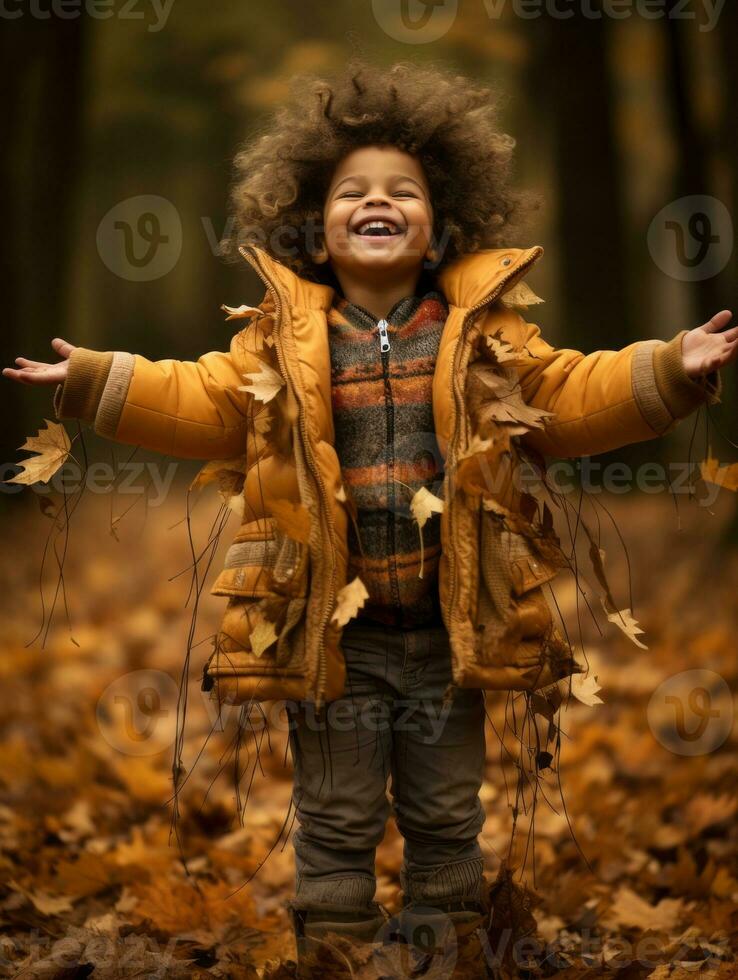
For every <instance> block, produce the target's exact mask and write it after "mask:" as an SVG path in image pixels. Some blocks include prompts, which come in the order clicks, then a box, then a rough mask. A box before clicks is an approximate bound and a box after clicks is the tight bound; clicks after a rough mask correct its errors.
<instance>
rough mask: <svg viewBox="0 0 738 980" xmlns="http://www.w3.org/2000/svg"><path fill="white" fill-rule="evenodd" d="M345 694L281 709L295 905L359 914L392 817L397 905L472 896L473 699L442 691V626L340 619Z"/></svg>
mask: <svg viewBox="0 0 738 980" xmlns="http://www.w3.org/2000/svg"><path fill="white" fill-rule="evenodd" d="M342 648H343V651H344V654H345V657H346V666H347V679H346V692H345V695H344V696H343V697H341V698H339V699H337V700H335V701H331V702H328V704H326V705H325V706H324V710H323V713H322V715H319V714H317V713H316V712H315V709H314V706H313V704H312V703H311V702H307V701H294V700H293V701H288V702H287V710H288V713H289V717H290V735H289V738H290V749H291V752H292V759H293V764H294V789H293V796H292V799H293V803H294V806H295V814H296V819H297V823H298V825H299V826H298V828H297V830H296V831H295V833H294V835H293V844H294V849H295V858H296V881H295V891H296V901H297V902H298V903H300V904H305V905H309V903H311V902H326V901H328V902H337V903H346V904H348V905H353V906H363V905H364V904H367V903H369V902H371V901H372V900H373V897H374V893H375V889H376V877H375V871H374V859H375V851H376V847H377V845H378V844H379V842H380V841H381V840H382V838H383V836H384V831H385V824H386V821H387V817H388V815H389V813H390V803H389V801H388V799H387V795H386V792H385V791H386V787H387V779H388V777H390V776H391V784H390V790H391V794H392V810H393V811H394V815H395V819H396V821H397V826H398V829H399V831H400V833H401V834H402V836H403V838H404V857H403V864H402V868H401V870H400V883H401V887H402V889H403V893H404V896H405V900H406V902H415V903H422V904H425V905H433V904H434V902H441V901H449V900H453V899H466V898H468V899H471V900H476V899H478V898H479V896H480V888H481V886H482V883H483V878H482V869H483V860H482V855H481V850H480V847H479V843H478V841H477V837H478V835H479V832H480V830H481V828H482V825H483V823H484V819H485V814H484V809H483V807H482V804H481V801H480V799H479V795H478V794H479V789H480V787H481V784H482V780H483V778H484V762H485V741H484V720H485V708H484V694H483V692H482V691H481V690H478V689H469V688H456V689H454V692H453V698H452V699H451V700H450V701H447V702H446V703H445V704H444V702H443V698H444V693H445V692H446V689H447V687H448V685H449V684H450V683H451V658H450V648H449V640H448V633H447V632H446V629H445V627H431V628H421V629H398V628H396V627H387V626H383V625H381V624H375V623H359V622H358V621H357V620H353V621H352V622H350V623H349V624H348V625H347V626H346V627H345V628H344V631H343V640H342Z"/></svg>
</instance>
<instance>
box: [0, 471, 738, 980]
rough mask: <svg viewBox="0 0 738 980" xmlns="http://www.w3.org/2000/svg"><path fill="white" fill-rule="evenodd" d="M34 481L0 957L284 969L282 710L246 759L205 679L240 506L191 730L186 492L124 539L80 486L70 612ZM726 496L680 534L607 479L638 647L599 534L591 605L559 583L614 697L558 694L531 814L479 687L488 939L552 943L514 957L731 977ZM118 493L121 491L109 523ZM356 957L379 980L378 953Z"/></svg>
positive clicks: (601, 971) (516, 757)
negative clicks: (58, 589)
mask: <svg viewBox="0 0 738 980" xmlns="http://www.w3.org/2000/svg"><path fill="white" fill-rule="evenodd" d="M207 493H208V494H210V496H209V497H207V496H206V497H204V498H203V500H202V502H201V503H199V504H198V505H197V507H196V508H195V510H194V511H193V515H192V534H193V538H194V540H195V542H196V550H197V551H201V550H202V549H203V548H204V545H205V542H206V540H207V536H208V533H209V528H210V526H211V523H212V521H213V519H214V517H215V515H216V513H217V510H218V502H217V497H216V495H215V494H214V493H212V491H211V490H208V491H207ZM25 494H26V496H25V497H24V498H23V499H19V498H16V499H15V500H13V501H12V504H13V506H12V508H6V513H7V512H8V510H12V513H13V520H12V527H10V528H9V527H7V525H9V524H10V523H11V522H10V520H6V531H5V535H4V538H5V548H6V558H5V561H4V562H3V569H2V573H0V574H1V575H2V580H1V581H0V589H1V593H0V594H1V596H2V598H1V599H0V601H1V602H2V621H3V632H2V652H1V655H0V672H1V673H2V685H0V705H1V711H0V758H1V760H2V765H0V784H2V795H1V797H0V878H1V880H2V893H1V894H0V975H7V976H12V977H29V978H30V977H44V978H56V977H59V978H61V977H65V978H73V977H74V978H76V977H86V976H93V977H95V978H118V977H177V976H186V977H234V978H235V977H257V976H260V977H289V976H292V975H293V965H290V963H289V962H288V961H289V960H292V961H294V959H295V949H294V943H293V938H292V933H291V930H290V926H289V919H288V913H287V909H286V904H285V903H286V901H287V900H288V899H289V898H290V897H291V895H292V890H293V884H294V882H293V875H294V863H293V856H292V848H291V843H290V842H289V841H288V840H286V839H287V837H288V834H289V831H290V830H291V829H292V828H293V819H292V818H293V812H292V811H291V809H290V797H291V766H290V758H289V753H288V752H287V744H286V742H287V739H286V734H285V725H284V715H283V713H281V712H279V711H278V710H277V709H278V708H279V704H278V703H272V704H267V705H266V706H265V709H266V710H265V717H266V719H267V726H266V728H264V727H263V726H262V727H261V728H259V727H258V726H257V725H256V724H255V723H256V722H258V721H259V718H257V717H256V716H254V717H253V719H252V724H253V725H254V727H253V728H252V729H249V727H248V725H246V726H244V722H243V718H241V721H240V725H241V731H240V735H241V742H240V751H239V752H238V753H236V752H235V751H234V746H235V744H236V741H237V739H236V736H237V734H238V733H239V712H238V710H237V709H233V708H232V709H231V710H230V712H229V713H226V714H224V715H223V716H222V717H221V719H220V720H219V719H218V717H217V714H216V711H215V705H214V702H212V701H211V700H210V699H209V698H208V697H207V695H206V694H204V693H203V692H201V691H200V679H201V673H202V664H203V662H204V661H205V659H206V657H207V656H208V654H209V653H210V652H211V642H212V637H213V635H214V633H215V632H216V631H217V629H218V624H219V621H220V617H221V615H222V611H223V608H224V603H225V600H224V599H221V598H218V597H214V596H210V595H209V594H208V587H209V585H210V584H211V582H212V579H213V577H214V575H215V574H216V573H217V571H218V569H219V568H220V565H219V562H222V556H223V553H224V549H225V546H226V545H227V540H226V539H227V538H228V537H229V532H230V531H233V530H235V525H236V517H235V515H233V517H232V519H231V520H230V522H229V525H228V529H227V530H226V532H225V533H224V535H223V536H222V539H223V540H222V541H221V543H220V545H219V547H218V552H217V555H216V557H215V559H214V561H213V564H212V566H211V568H210V570H209V571H208V572H207V578H206V581H205V588H204V589H202V594H201V598H200V602H199V608H198V614H197V620H196V627H195V634H194V638H193V642H192V650H191V654H190V660H189V680H188V691H187V704H186V714H184V725H183V726H182V725H181V724H180V725H178V713H177V695H178V686H179V683H180V674H181V672H182V669H183V665H184V663H185V654H186V650H187V639H188V632H189V629H190V620H191V616H192V608H193V601H194V595H193V594H190V595H189V602H188V593H189V592H190V577H191V575H190V572H191V569H190V566H191V564H192V557H191V554H190V546H189V544H188V535H187V528H186V524H185V523H184V522H183V520H182V518H183V514H184V497H185V492H184V489H182V488H181V487H179V486H175V488H174V489H173V491H172V492H171V493H170V494H169V495H168V496H167V499H166V500H165V501H164V502H162V503H161V505H160V506H158V507H156V508H150V509H149V512H148V515H147V517H146V519H145V520H144V510H143V506H142V504H141V503H139V504H137V505H136V506H135V507H133V508H132V509H131V510H130V511H129V512H128V513H126V514H125V516H124V517H123V518H122V519H121V520H120V521H116V522H115V534H112V533H111V530H110V528H111V518H110V514H111V510H110V508H111V500H110V499H105V498H104V497H102V496H101V495H100V496H97V497H95V496H90V497H87V498H85V499H84V500H83V503H82V505H81V506H80V507H79V508H78V510H77V511H76V512H75V513H74V515H73V516H72V519H71V524H70V536H69V541H68V548H67V552H66V556H65V562H64V584H65V598H66V605H67V612H68V617H69V618H68V620H67V613H65V608H64V597H63V596H62V595H61V594H60V595H59V596H58V598H57V602H56V608H55V610H54V615H53V619H52V620H51V623H49V612H50V605H51V603H52V601H53V594H54V588H55V585H56V582H57V579H58V575H57V569H56V567H55V562H54V559H53V557H52V556H51V555H47V561H46V568H45V571H44V573H43V576H42V577H41V576H40V568H41V555H42V552H43V548H44V543H45V540H46V536H47V535H48V534H49V531H50V529H51V527H52V521H51V520H50V519H49V517H48V516H47V515H45V514H44V513H43V512H42V510H43V507H40V506H39V503H41V504H42V505H43V506H46V505H45V504H44V502H43V501H39V499H38V497H36V495H34V494H33V493H32V492H30V491H25ZM34 497H36V499H34ZM684 500H685V498H684V497H682V498H681V501H684ZM734 505H735V495H733V494H730V493H727V492H725V493H723V494H721V497H720V498H719V500H718V502H717V503H716V504H715V506H714V507H713V508H712V510H711V511H708V510H707V509H706V508H704V507H698V506H695V505H694V504H689V503H683V502H680V508H679V511H680V520H681V528H680V529H679V528H678V527H677V519H676V511H675V508H674V501H673V500H672V499H671V497H669V495H668V494H657V495H651V496H647V495H642V496H640V497H638V498H637V499H635V498H633V497H632V496H631V495H629V497H628V498H623V497H621V498H617V497H610V498H607V506H608V508H609V509H610V511H611V513H612V514H613V516H614V518H615V523H616V524H617V527H618V528H619V529H620V533H621V534H622V536H623V541H624V544H625V548H627V561H626V554H625V551H624V549H623V543H622V542H621V541H620V539H619V537H618V535H617V533H616V531H615V527H614V526H613V525H612V524H610V523H609V521H608V520H606V519H603V522H602V542H601V544H602V547H603V549H604V550H605V554H606V567H607V569H608V570H609V574H610V581H611V585H612V586H613V592H614V593H616V596H617V600H618V602H619V608H621V609H622V608H625V607H630V608H631V609H632V613H633V616H634V617H635V619H636V621H637V623H638V624H639V626H640V628H641V629H643V630H644V632H643V634H640V635H639V639H640V641H641V642H643V643H645V645H646V647H647V649H643V648H640V647H638V646H637V645H636V644H635V643H634V642H632V640H631V639H629V638H628V637H627V636H625V635H624V634H623V633H622V632H620V631H619V630H618V629H617V628H616V626H614V625H612V624H610V623H608V622H607V619H606V617H605V616H604V614H603V612H602V607H601V605H600V602H599V595H598V593H599V589H598V586H597V581H596V579H595V577H594V575H593V574H592V570H591V566H590V565H589V563H588V559H587V547H588V543H587V542H586V539H585V540H584V542H583V543H582V544H581V545H580V546H579V552H580V556H579V561H580V564H581V577H580V585H581V586H582V587H583V588H584V589H585V590H586V592H587V599H588V601H589V605H590V607H591V609H592V611H593V613H594V615H595V617H596V620H597V623H595V622H594V619H593V617H592V615H590V613H589V612H588V610H587V606H586V603H585V602H583V601H582V597H581V596H580V601H579V604H578V605H579V609H578V614H579V615H577V601H576V590H575V588H574V584H573V581H572V576H570V575H569V576H564V578H565V579H566V581H564V583H563V584H562V585H561V586H558V585H557V586H556V590H555V594H556V599H557V603H558V605H559V607H560V610H561V614H562V616H563V617H564V622H565V623H566V625H567V629H568V632H569V637H570V639H571V641H572V643H573V644H574V648H575V653H576V655H577V658H578V659H579V660H580V662H582V663H583V664H584V663H585V662H586V663H588V664H589V670H590V675H589V676H590V678H596V682H597V685H599V688H600V689H599V691H598V692H597V693H598V695H599V697H600V698H601V699H602V703H597V701H596V699H592V700H594V702H595V703H593V704H591V705H588V704H585V703H582V702H581V701H579V700H577V699H576V698H574V697H571V698H569V700H568V701H565V702H564V704H563V705H562V707H561V709H560V711H559V713H558V724H559V725H560V727H561V730H562V732H563V737H562V744H561V751H560V754H557V755H556V756H555V758H554V759H553V760H552V766H550V767H543V768H541V769H540V770H539V772H538V773H537V779H535V780H532V781H530V782H528V789H529V790H530V787H531V785H532V784H535V785H536V786H537V787H538V789H539V791H540V792H539V796H538V799H537V805H536V807H535V808H533V807H532V806H531V805H530V804H531V800H530V798H528V799H526V794H523V796H522V797H516V785H517V783H518V778H519V776H521V775H522V777H523V781H524V782H525V777H526V774H528V775H529V774H530V765H531V762H530V755H529V754H528V758H527V759H521V758H520V746H519V745H518V744H517V743H516V741H515V739H514V738H512V739H511V738H510V733H509V732H508V733H506V736H505V746H504V748H503V746H502V743H501V742H500V737H499V736H500V734H501V733H502V731H503V729H504V722H505V718H507V720H508V723H509V722H510V719H511V717H512V714H513V712H514V711H517V710H518V709H519V708H520V706H521V705H523V703H524V701H525V695H522V694H521V695H516V696H515V698H514V699H509V698H506V697H505V695H503V694H498V693H492V692H489V693H488V694H487V712H488V719H489V721H488V727H487V746H488V750H487V752H488V778H487V781H486V783H485V785H484V787H483V792H482V800H483V803H484V806H485V808H486V813H487V820H486V824H485V827H484V830H483V833H482V835H481V843H482V848H483V852H484V855H485V862H486V876H487V879H488V882H489V884H490V887H494V886H495V885H496V888H497V890H496V892H495V895H496V898H497V902H498V906H499V908H498V918H497V921H496V924H495V929H494V930H492V929H491V930H490V933H489V938H490V940H491V941H492V940H494V939H495V937H497V938H499V929H500V926H501V924H504V922H505V920H507V921H509V922H510V924H511V926H512V927H513V929H514V930H517V931H518V932H520V931H521V930H522V932H523V933H524V932H526V931H527V932H528V934H529V936H534V937H537V939H538V941H539V950H538V952H537V953H535V954H532V955H531V957H530V958H529V960H528V961H527V962H525V963H520V964H519V966H518V967H517V968H514V967H511V966H510V964H509V961H508V965H507V967H502V966H501V967H500V972H499V976H507V975H508V974H507V973H506V972H505V970H506V969H507V970H513V972H512V973H511V974H510V975H515V976H517V975H520V976H524V977H534V976H557V977H562V978H569V977H600V976H612V977H619V978H627V980H632V978H641V977H646V976H648V977H651V978H655V980H665V978H667V977H676V978H679V977H687V976H689V977H694V976H699V977H706V976H709V977H715V978H717V980H719V978H728V977H738V963H737V962H736V961H734V959H733V957H734V954H735V952H736V944H737V942H738V880H737V877H738V864H737V861H736V858H737V853H738V821H737V820H736V810H737V809H738V788H737V781H736V743H737V741H738V735H737V733H736V729H735V726H734V724H733V718H734V706H733V696H734V693H735V691H736V690H738V684H737V682H738V658H737V657H736V631H737V628H738V603H736V598H735V595H736V591H735V590H736V586H735V583H736V582H737V581H738V574H737V573H738V553H736V552H733V553H730V552H728V553H726V552H724V551H721V550H720V549H719V547H718V542H719V535H720V529H721V528H722V527H723V526H724V525H725V524H726V522H727V521H728V519H729V517H730V509H731V507H732V506H734ZM126 506H128V505H127V504H126V501H125V499H119V500H114V501H112V507H113V510H114V511H115V513H116V514H118V515H120V514H122V513H123V511H124V509H125V507H126ZM592 522H594V518H592V520H591V521H590V523H592ZM562 540H563V539H562ZM628 562H629V566H630V574H631V577H632V582H631V583H630V586H629V583H628V580H627V568H628ZM204 574H205V569H204V568H203V570H202V573H201V578H202V577H203V575H204ZM41 578H42V579H43V600H44V607H43V608H42V591H41V589H40V582H41ZM200 585H201V586H202V582H200ZM631 586H632V595H631V592H630V587H631ZM578 618H579V619H580V626H581V630H580V628H579V626H578V624H577V619H578ZM690 672H694V673H690ZM516 705H517V706H518V707H517V708H516V707H515V706H516ZM182 707H183V704H180V712H179V721H180V722H181V720H182V717H183V712H182ZM244 729H245V730H244ZM178 737H179V738H180V739H181V742H180V743H179V744H180V750H181V755H180V758H181V764H182V766H183V770H182V779H181V783H180V790H179V794H178V800H177V806H176V817H177V819H176V821H175V820H174V816H175V807H174V802H173V799H172V787H173V782H172V767H173V761H174V757H175V742H176V740H177V738H178ZM257 749H258V751H257ZM236 772H238V775H239V778H238V786H239V792H238V795H237V794H236V791H235V787H234V778H235V776H236ZM527 795H528V796H530V793H528V794H527ZM516 801H517V809H518V817H517V823H516V827H515V835H514V838H513V841H512V845H511V832H512V826H513V806H514V805H515V803H516ZM239 808H240V809H241V812H240V813H239ZM533 814H535V821H534V822H533V821H532V817H533ZM531 830H533V831H534V833H531ZM533 843H534V844H535V846H534V847H533V846H532V844H533ZM401 851H402V838H401V837H400V836H399V834H398V832H397V829H396V827H395V824H394V820H392V819H391V820H390V821H389V823H388V826H387V833H386V837H385V840H384V841H383V843H382V845H381V846H380V848H379V851H378V855H377V875H378V891H377V896H376V898H377V900H378V901H379V902H381V903H382V904H384V905H385V906H386V908H387V909H388V910H389V912H390V913H393V914H394V913H395V912H396V911H397V909H398V907H399V903H400V894H399V879H398V871H399V867H400V860H401ZM503 862H506V863H505V864H504V865H503ZM503 867H504V868H506V869H507V878H506V879H504V880H503V878H502V877H500V878H498V874H500V869H501V868H503ZM531 917H532V918H531ZM372 970H373V971H374V972H372ZM354 975H355V976H357V977H361V978H369V977H377V976H382V975H384V976H389V975H390V974H389V973H387V970H386V968H385V971H384V973H383V972H382V971H381V970H380V969H378V967H377V964H376V963H372V962H371V961H370V960H367V961H365V962H363V963H360V965H359V967H358V968H357V969H356V971H355V973H354ZM397 975H400V974H399V973H398V974H397ZM408 975H409V974H408ZM428 975H429V976H430V975H433V976H438V977H440V976H442V975H448V974H441V973H435V974H433V973H432V972H430V973H428ZM454 975H456V974H454ZM459 975H461V974H459ZM463 975H464V976H466V975H467V974H463ZM472 975H476V974H473V973H471V972H470V973H469V974H468V976H472Z"/></svg>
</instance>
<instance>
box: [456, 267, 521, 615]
mask: <svg viewBox="0 0 738 980" xmlns="http://www.w3.org/2000/svg"><path fill="white" fill-rule="evenodd" d="M539 257H540V253H537V254H535V255H533V256H531V257H530V258H529V259H528V261H527V262H524V263H523V264H522V265H520V266H518V268H517V269H515V270H513V271H512V272H510V273H509V274H508V275H507V276H505V277H504V279H502V280H501V281H500V282H498V284H497V285H496V286H495V288H494V289H493V290H492V292H491V293H488V295H487V296H485V297H484V299H482V300H480V301H479V302H478V303H476V304H475V305H474V306H472V307H471V308H470V309H469V310H467V313H466V316H465V317H464V320H463V323H462V324H461V329H460V330H459V336H458V338H457V340H456V345H455V347H454V353H453V362H452V365H451V404H452V405H453V406H454V410H455V411H454V423H453V428H452V434H451V440H450V443H449V448H448V453H447V455H446V461H447V469H448V470H449V472H452V473H454V476H455V466H454V454H455V452H456V450H457V443H458V440H459V435H460V429H461V419H462V418H463V410H464V402H463V399H464V391H463V385H462V384H461V383H460V382H461V379H460V378H459V376H458V375H459V363H460V360H461V353H462V348H463V346H464V344H465V342H466V334H467V330H468V327H469V325H470V323H471V321H472V320H474V319H475V318H476V317H477V316H478V314H479V313H481V311H482V310H484V309H485V307H487V306H489V305H490V304H491V303H493V302H494V301H495V299H496V298H497V297H498V296H499V295H500V293H501V292H502V290H503V289H504V288H505V286H506V285H507V283H508V282H510V280H511V279H516V278H521V277H522V275H523V274H524V273H525V272H526V271H527V270H528V269H529V268H530V267H531V266H532V265H534V264H535V263H536V262H537V261H538V259H539ZM449 461H450V465H448V464H449ZM454 496H455V493H454ZM448 522H449V537H450V539H451V547H450V548H449V551H448V554H449V566H450V573H449V574H450V579H451V588H450V589H449V598H448V600H447V602H446V622H447V623H449V625H450V623H451V612H452V610H453V609H454V607H455V603H456V591H457V573H456V551H455V548H454V543H455V524H454V500H453V499H452V500H451V501H450V504H449V508H448ZM449 632H450V629H449Z"/></svg>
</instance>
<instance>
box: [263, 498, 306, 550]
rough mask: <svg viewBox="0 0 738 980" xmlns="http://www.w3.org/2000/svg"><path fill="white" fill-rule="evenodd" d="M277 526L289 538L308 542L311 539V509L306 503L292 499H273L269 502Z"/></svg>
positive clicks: (304, 542)
mask: <svg viewBox="0 0 738 980" xmlns="http://www.w3.org/2000/svg"><path fill="white" fill-rule="evenodd" d="M269 507H270V509H271V512H272V516H273V517H274V520H275V521H276V522H277V527H278V528H279V529H280V531H283V532H284V533H285V534H286V535H287V537H288V538H294V540H295V541H301V542H302V543H303V544H308V542H309V541H310V511H309V510H308V509H307V507H306V506H305V505H304V504H296V503H293V502H292V501H291V500H282V499H279V500H272V501H270V503H269Z"/></svg>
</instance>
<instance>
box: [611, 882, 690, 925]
mask: <svg viewBox="0 0 738 980" xmlns="http://www.w3.org/2000/svg"><path fill="white" fill-rule="evenodd" d="M684 911H685V909H684V903H683V901H682V900H681V899H680V898H662V899H661V901H660V902H659V903H658V905H649V903H648V902H646V901H644V899H642V898H641V897H640V895H637V894H636V893H635V892H634V891H631V889H630V888H626V887H625V886H623V887H621V888H620V889H619V890H618V893H617V895H616V896H615V901H614V902H613V904H612V908H611V909H610V915H609V916H608V918H611V919H612V920H613V921H614V922H615V923H616V924H617V925H624V926H630V927H632V928H634V929H640V930H641V931H645V930H646V929H656V930H660V931H661V932H671V931H672V930H673V929H676V927H677V926H678V925H679V922H680V920H681V918H682V916H683V915H684Z"/></svg>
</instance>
